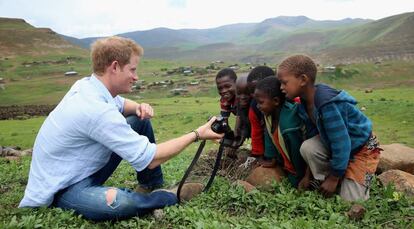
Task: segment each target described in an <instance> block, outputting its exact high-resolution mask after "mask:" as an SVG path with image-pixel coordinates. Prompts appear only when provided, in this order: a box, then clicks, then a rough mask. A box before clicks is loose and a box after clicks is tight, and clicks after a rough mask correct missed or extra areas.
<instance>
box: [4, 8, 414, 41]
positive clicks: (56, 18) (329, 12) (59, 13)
mask: <svg viewBox="0 0 414 229" xmlns="http://www.w3.org/2000/svg"><path fill="white" fill-rule="evenodd" d="M413 11H414V0H392V1H391V0H283V1H280V0H248V1H246V0H245V1H241V0H146V1H145V0H115V1H114V0H60V1H58V0H56V1H53V0H0V17H13V18H23V19H25V20H26V21H27V22H28V23H30V24H32V25H34V26H36V27H49V28H51V29H53V30H54V31H56V32H58V33H61V34H65V35H69V36H74V37H77V38H84V37H92V36H108V35H115V34H119V33H124V32H131V31H137V30H148V29H153V28H157V27H167V28H172V29H182V28H199V29H202V28H213V27H218V26H221V25H226V24H232V23H240V22H260V21H263V20H264V19H266V18H272V17H277V16H298V15H304V16H307V17H309V18H312V19H315V20H339V19H343V18H364V19H367V18H368V19H380V18H384V17H387V16H391V15H395V14H400V13H405V12H413Z"/></svg>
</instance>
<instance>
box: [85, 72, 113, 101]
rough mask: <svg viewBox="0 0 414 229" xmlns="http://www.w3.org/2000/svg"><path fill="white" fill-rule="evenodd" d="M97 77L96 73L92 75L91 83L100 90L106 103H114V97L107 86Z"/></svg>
mask: <svg viewBox="0 0 414 229" xmlns="http://www.w3.org/2000/svg"><path fill="white" fill-rule="evenodd" d="M97 77H98V76H96V75H95V73H92V75H91V79H90V82H91V83H92V85H94V86H95V87H96V88H97V89H98V91H99V92H100V93H102V95H103V96H104V98H105V100H106V102H109V103H114V97H112V95H111V93H110V92H109V90H108V88H106V87H105V85H104V84H103V83H102V82H101V81H100V80H99V79H98V78H97Z"/></svg>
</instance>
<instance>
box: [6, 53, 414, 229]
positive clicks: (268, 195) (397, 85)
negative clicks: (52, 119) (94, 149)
mask: <svg viewBox="0 0 414 229" xmlns="http://www.w3.org/2000/svg"><path fill="white" fill-rule="evenodd" d="M80 57H81V58H80V59H79V60H77V62H75V63H73V65H70V64H69V65H68V64H60V65H58V66H57V67H56V66H49V67H47V66H36V67H35V68H34V69H32V70H28V69H26V68H27V67H24V66H23V65H22V64H21V63H23V62H25V61H26V62H30V61H33V60H30V59H29V58H22V59H12V60H3V61H0V69H2V72H3V73H4V74H3V77H4V78H6V80H7V83H8V84H9V85H8V86H7V85H6V90H3V91H1V90H0V105H12V104H20V105H21V104H45V103H50V104H54V103H56V102H57V101H59V100H60V98H61V97H62V96H63V95H64V93H65V92H66V91H67V89H68V88H69V87H70V85H71V84H72V83H73V82H74V81H75V80H76V79H78V78H80V77H74V78H70V77H69V78H68V77H64V76H62V74H63V72H64V70H66V69H71V68H73V69H75V70H77V71H79V72H80V73H81V75H87V74H89V71H90V70H89V67H88V66H89V62H88V60H87V58H86V57H82V56H80ZM59 58H61V56H55V57H50V56H49V57H44V60H50V59H54V60H56V59H59ZM196 64H198V65H199V66H202V65H203V63H196ZM183 65H185V64H184V63H170V62H165V61H143V62H142V63H141V65H140V66H141V69H140V72H139V74H140V75H141V78H142V79H145V80H147V81H148V82H152V81H151V80H162V79H166V78H165V77H162V76H153V75H152V72H160V71H161V70H160V69H161V68H164V67H166V68H169V69H170V68H176V67H178V66H183ZM413 66H414V63H411V62H387V63H381V64H379V65H374V64H360V65H351V66H343V67H342V69H343V70H344V71H343V73H344V74H342V73H338V74H334V73H326V74H322V75H321V76H320V77H319V80H320V81H322V82H325V83H329V84H332V85H334V86H336V87H338V88H344V89H347V90H348V91H349V92H350V94H351V95H353V96H354V97H356V98H357V100H358V101H359V104H358V106H359V107H362V106H363V107H365V108H366V110H365V111H364V112H365V113H366V114H367V115H368V116H369V117H370V118H371V119H372V121H373V123H374V131H375V132H376V134H377V135H378V136H379V139H380V141H381V143H382V144H389V143H394V142H398V143H404V144H406V145H408V146H411V147H414V116H413V115H412V113H413V111H414V88H413V87H412V85H413V75H414V70H413V69H414V68H413ZM345 70H347V71H345ZM31 72H35V73H33V75H31V76H30V77H27V75H29V74H32V73H31ZM349 72H353V74H348V73H349ZM347 74H348V75H347ZM196 77H197V76H191V77H187V78H186V79H188V80H192V79H195V78H196ZM205 77H207V78H208V79H209V81H208V82H209V83H210V84H209V85H208V90H207V91H205V92H199V91H197V90H194V91H191V92H190V94H189V95H188V96H187V97H182V96H175V97H172V96H171V95H170V94H169V93H168V90H166V89H160V90H153V91H147V92H145V93H133V94H132V95H130V98H132V99H135V100H137V101H138V102H140V101H145V102H148V103H150V104H152V106H153V107H154V109H155V111H156V115H155V117H154V119H153V121H152V122H153V126H154V128H155V134H156V139H157V141H158V142H162V141H165V140H167V139H170V138H173V137H178V136H180V135H182V134H184V133H186V132H188V131H190V130H192V129H194V128H196V127H197V126H198V125H201V124H202V123H204V122H205V121H206V119H207V118H208V117H209V116H210V115H216V114H218V113H219V104H218V100H219V99H218V96H217V94H216V90H215V89H214V85H212V84H211V80H212V79H213V77H214V75H209V76H205ZM173 78H174V79H177V80H179V79H180V78H183V76H179V75H176V76H173ZM367 88H370V89H373V92H372V93H365V89H367ZM137 96H140V97H144V99H137ZM44 119H45V117H34V118H31V119H27V120H0V145H3V146H10V145H18V146H20V147H22V148H23V149H26V148H31V147H32V145H33V142H34V139H35V137H36V134H37V132H38V130H39V128H40V126H41V124H42V122H43V121H44ZM197 147H198V145H197V144H192V145H191V146H189V147H188V148H187V149H186V150H185V151H184V152H183V153H182V154H180V155H179V156H177V157H175V158H174V159H172V160H171V161H169V162H167V163H166V164H165V165H164V166H163V169H164V174H165V180H166V186H169V185H173V184H176V183H177V182H178V181H179V180H180V179H181V177H182V175H183V173H184V170H185V169H186V168H187V166H188V165H189V163H190V161H191V159H192V157H193V154H194V152H195V151H196V149H197ZM210 149H218V145H217V144H213V143H209V144H208V145H207V146H206V148H205V152H207V151H208V150H210ZM29 166H30V157H23V158H21V159H20V160H16V161H13V160H12V161H9V160H6V159H4V158H0V168H2V170H1V171H2V172H1V174H0V194H1V198H0V228H42V227H45V228H58V227H59V228H60V227H65V228H108V227H114V228H126V227H128V228H129V227H138V228H144V227H145V228H188V227H193V228H317V227H322V228H384V227H385V228H413V227H414V224H413V222H414V207H413V206H414V200H413V199H412V198H411V199H410V198H408V197H405V196H400V195H397V194H396V192H394V189H393V188H392V187H381V186H380V185H379V183H378V181H375V182H374V185H373V187H372V192H371V199H370V200H368V201H366V202H364V203H362V205H363V206H364V207H365V208H366V209H367V213H366V214H365V216H364V218H363V219H362V220H359V221H355V220H351V219H349V218H348V217H347V216H346V214H345V212H346V211H347V210H348V209H349V208H350V206H351V204H350V203H347V202H345V201H343V200H341V199H340V198H339V197H335V198H331V199H325V198H323V197H321V196H320V195H319V194H317V193H315V192H304V193H300V192H297V191H296V190H295V189H293V188H291V187H290V186H289V184H288V183H287V182H286V181H284V182H283V183H281V184H274V187H273V189H272V191H270V192H260V191H254V192H251V193H245V192H244V191H243V190H242V189H241V188H240V187H237V186H234V185H232V184H231V183H230V182H229V181H228V180H226V179H224V178H222V177H217V178H216V180H215V182H214V184H213V187H212V189H211V190H210V191H209V192H208V193H205V194H202V195H200V196H199V197H197V198H195V199H193V200H192V201H191V202H189V203H186V204H184V205H180V206H173V207H168V208H166V209H165V210H164V212H165V216H164V217H163V218H162V219H155V218H154V217H153V216H152V215H148V216H146V217H142V218H138V217H135V218H132V219H130V220H125V221H121V222H102V223H93V222H90V221H87V220H84V219H82V218H81V217H80V216H77V215H75V214H73V213H72V212H68V211H62V210H60V209H48V208H40V209H18V208H17V205H18V203H19V201H20V200H21V198H22V197H23V192H24V188H25V185H26V183H27V177H28V171H29ZM134 177H135V176H134V171H133V170H132V168H131V167H130V166H129V165H128V164H127V163H124V162H123V163H121V165H120V167H119V168H118V169H117V171H116V172H115V174H114V175H113V176H112V177H111V178H110V180H108V182H107V183H106V185H108V186H117V187H127V188H134V187H135V186H136V185H137V183H136V181H135V178H134Z"/></svg>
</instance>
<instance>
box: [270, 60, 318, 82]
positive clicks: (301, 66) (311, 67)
mask: <svg viewBox="0 0 414 229" xmlns="http://www.w3.org/2000/svg"><path fill="white" fill-rule="evenodd" d="M278 69H280V70H285V71H287V72H290V73H292V74H293V75H295V76H300V75H302V74H305V75H307V76H308V77H309V78H310V79H311V81H312V83H315V79H316V73H317V71H318V69H317V67H316V64H315V62H313V60H312V59H311V58H310V57H309V56H305V55H294V56H290V57H288V58H286V59H284V60H283V61H282V63H280V64H279V67H278Z"/></svg>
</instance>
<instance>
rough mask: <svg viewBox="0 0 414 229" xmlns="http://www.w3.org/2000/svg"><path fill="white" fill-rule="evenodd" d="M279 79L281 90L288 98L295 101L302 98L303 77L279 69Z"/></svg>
mask: <svg viewBox="0 0 414 229" xmlns="http://www.w3.org/2000/svg"><path fill="white" fill-rule="evenodd" d="M277 78H278V79H279V80H280V90H282V92H283V93H285V94H286V98H289V99H293V98H295V97H298V96H300V94H301V93H302V87H303V86H304V81H303V77H300V76H295V75H294V74H292V73H290V72H289V71H287V70H283V69H279V70H278V71H277Z"/></svg>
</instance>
